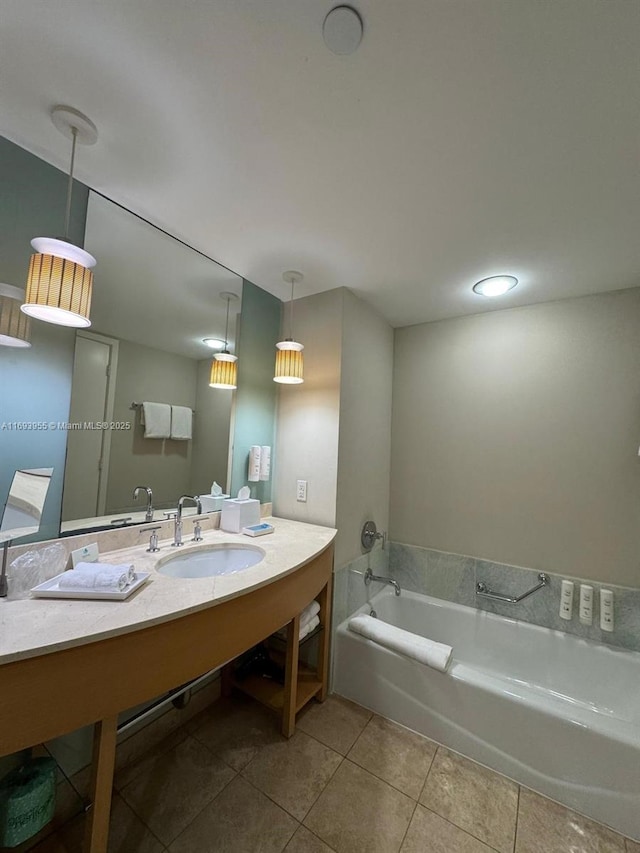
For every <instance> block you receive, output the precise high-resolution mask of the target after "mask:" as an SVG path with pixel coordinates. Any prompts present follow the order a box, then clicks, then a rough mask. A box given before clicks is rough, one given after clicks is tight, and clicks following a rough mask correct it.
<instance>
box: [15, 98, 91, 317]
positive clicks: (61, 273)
mask: <svg viewBox="0 0 640 853" xmlns="http://www.w3.org/2000/svg"><path fill="white" fill-rule="evenodd" d="M51 120H52V121H53V123H54V125H55V126H56V127H57V129H58V130H59V131H60V132H61V133H63V134H64V135H65V136H66V137H68V138H70V139H71V166H70V168H69V180H68V182H67V206H66V212H65V223H64V240H57V239H54V238H52V237H34V238H33V240H32V241H31V245H32V246H33V248H34V249H35V250H36V254H35V255H32V256H31V262H30V264H29V275H28V278H27V290H26V298H25V302H24V304H23V305H22V311H23V312H24V313H25V314H29V315H30V316H31V317H36V318H37V319H38V320H44V321H45V322H47V323H56V324H57V325H59V326H72V327H75V328H86V327H87V326H90V325H91V320H90V319H89V309H90V307H91V289H92V286H93V273H92V272H91V270H92V268H93V267H95V265H96V259H95V258H94V257H93V256H92V255H90V254H89V253H88V252H85V251H84V249H81V248H80V247H79V246H74V245H73V243H69V242H68V238H69V222H70V219H71V195H72V192H73V166H74V161H75V155H76V144H77V143H78V142H79V143H80V144H81V145H93V144H94V143H95V142H96V140H97V138H98V131H97V129H96V126H95V125H94V124H93V122H92V121H90V119H88V118H87V117H86V116H85V115H83V114H82V113H80V112H78V111H77V110H74V109H72V108H71V107H54V108H53V110H52V111H51Z"/></svg>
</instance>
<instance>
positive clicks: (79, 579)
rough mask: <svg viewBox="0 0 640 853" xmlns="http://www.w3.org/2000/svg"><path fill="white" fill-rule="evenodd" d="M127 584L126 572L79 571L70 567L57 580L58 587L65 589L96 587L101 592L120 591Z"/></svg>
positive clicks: (127, 576)
mask: <svg viewBox="0 0 640 853" xmlns="http://www.w3.org/2000/svg"><path fill="white" fill-rule="evenodd" d="M128 586H129V575H128V574H127V573H126V572H120V574H118V573H117V572H79V571H78V570H77V569H71V571H69V572H63V573H62V577H61V578H60V580H59V581H58V588H59V589H67V590H85V589H97V590H102V591H103V592H105V591H108V590H113V591H116V592H122V591H123V590H124V589H126V588H127V587H128Z"/></svg>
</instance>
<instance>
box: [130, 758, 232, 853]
mask: <svg viewBox="0 0 640 853" xmlns="http://www.w3.org/2000/svg"><path fill="white" fill-rule="evenodd" d="M216 757H217V756H216ZM227 766H228V765H227ZM231 769H232V770H233V768H231ZM239 775H240V774H239V773H238V772H237V771H236V770H234V771H233V776H232V777H231V779H229V781H228V782H225V783H224V785H223V786H222V788H220V790H219V791H218V793H217V794H216V795H215V796H214V797H213V798H212V799H211V800H209V802H208V803H207V804H206V805H205V806H203V807H202V808H201V809H200V811H199V812H198V814H196V815H194V816H193V818H192V819H191V820H190V821H189V823H188V824H187V825H186V826H185V827H184V828H183V829H181V830H180V832H179V833H178V834H177V835H176V837H175V838H172V839H171V841H170V842H169V844H166V845H165V846H166V849H167V850H169V848H170V847H171V845H172V844H175V843H176V841H177V840H178V838H180V836H181V835H182V834H183V833H184V832H186V831H187V829H189V827H190V826H191V825H192V824H193V822H194V821H195V820H197V819H198V818H199V817H200V815H201V814H202V812H203V811H204V810H205V809H208V808H209V806H210V805H211V804H212V803H214V802H215V800H217V799H218V797H219V796H220V795H221V794H222V792H223V791H225V790H226V789H227V788H228V787H229V785H230V784H231V783H232V782H233V780H234V779H236V778H237V777H238V776H239ZM142 822H143V823H144V821H142ZM144 825H145V826H147V824H146V823H145V824H144ZM147 829H149V831H150V832H151V833H152V834H153V836H154V838H158V836H157V835H156V834H155V833H154V832H153V830H152V829H151V827H149V826H147ZM158 841H159V842H160V844H164V841H162V839H161V838H158Z"/></svg>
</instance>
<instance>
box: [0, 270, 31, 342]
mask: <svg viewBox="0 0 640 853" xmlns="http://www.w3.org/2000/svg"><path fill="white" fill-rule="evenodd" d="M23 302H24V290H20V288H18V287H13V286H12V285H10V284H0V347H30V346H31V341H30V340H29V338H30V337H31V319H30V318H29V317H27V316H25V315H24V314H23V313H22V311H21V310H20V306H21V305H22V303H23Z"/></svg>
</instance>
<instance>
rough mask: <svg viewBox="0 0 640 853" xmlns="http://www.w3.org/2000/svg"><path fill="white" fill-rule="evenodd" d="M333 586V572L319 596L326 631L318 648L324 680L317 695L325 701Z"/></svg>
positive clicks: (319, 666) (322, 679)
mask: <svg viewBox="0 0 640 853" xmlns="http://www.w3.org/2000/svg"><path fill="white" fill-rule="evenodd" d="M332 588H333V574H330V575H329V580H328V581H327V584H326V586H324V587H323V588H322V592H321V593H320V595H319V596H318V602H319V604H320V613H319V614H318V615H319V616H320V624H321V625H322V626H323V628H324V631H323V632H322V636H321V639H320V648H319V649H318V681H321V682H322V689H321V690H320V692H319V693H318V695H317V697H316V698H317V700H318V702H324V700H325V699H326V698H327V694H328V692H329V649H330V646H331V601H332V598H331V596H332Z"/></svg>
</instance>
